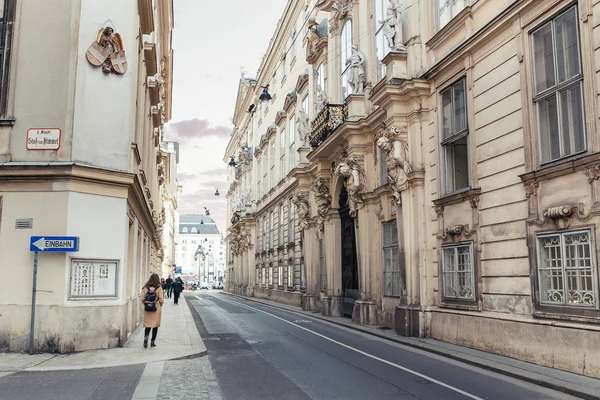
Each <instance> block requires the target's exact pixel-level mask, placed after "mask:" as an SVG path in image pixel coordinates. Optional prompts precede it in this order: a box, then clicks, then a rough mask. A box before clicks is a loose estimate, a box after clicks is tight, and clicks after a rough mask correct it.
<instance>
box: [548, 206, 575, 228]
mask: <svg viewBox="0 0 600 400" xmlns="http://www.w3.org/2000/svg"><path fill="white" fill-rule="evenodd" d="M575 211H577V207H573V206H570V205H562V206H558V207H550V208H548V209H547V210H546V211H544V219H545V220H546V221H552V223H553V224H554V226H555V227H556V228H557V229H566V228H568V227H569V226H570V225H571V216H572V215H573V213H574V212H575Z"/></svg>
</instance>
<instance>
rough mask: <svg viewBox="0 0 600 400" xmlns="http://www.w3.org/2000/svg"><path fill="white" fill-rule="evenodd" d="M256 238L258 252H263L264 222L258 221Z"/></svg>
mask: <svg viewBox="0 0 600 400" xmlns="http://www.w3.org/2000/svg"><path fill="white" fill-rule="evenodd" d="M256 237H257V238H258V243H257V244H258V251H262V250H263V237H262V220H258V224H256Z"/></svg>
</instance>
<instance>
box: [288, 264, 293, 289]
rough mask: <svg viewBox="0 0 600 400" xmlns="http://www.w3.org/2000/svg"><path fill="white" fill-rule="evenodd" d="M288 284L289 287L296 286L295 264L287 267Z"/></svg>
mask: <svg viewBox="0 0 600 400" xmlns="http://www.w3.org/2000/svg"><path fill="white" fill-rule="evenodd" d="M287 285H288V287H292V286H294V265H292V264H290V265H288V267H287Z"/></svg>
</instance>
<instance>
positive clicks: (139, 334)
mask: <svg viewBox="0 0 600 400" xmlns="http://www.w3.org/2000/svg"><path fill="white" fill-rule="evenodd" d="M161 318H162V320H161V326H160V328H159V329H158V337H157V339H156V347H153V348H151V347H150V346H148V348H147V349H144V347H143V346H142V343H143V341H144V328H143V323H140V325H139V326H138V328H137V329H136V330H135V331H134V332H133V334H132V335H131V336H130V337H129V339H128V340H127V343H126V344H125V346H124V347H119V348H114V349H102V350H88V351H83V352H80V353H72V354H34V355H28V354H15V353H0V373H2V372H17V371H57V370H70V369H84V368H105V367H115V366H120V365H133V364H145V363H152V362H157V361H167V360H175V359H185V358H192V357H198V356H201V355H205V354H206V347H205V346H204V343H203V341H202V338H201V337H200V334H199V333H198V330H197V329H196V324H195V323H194V318H193V317H192V313H191V312H190V309H189V307H188V305H187V304H186V300H185V298H184V297H183V296H182V297H181V298H180V299H179V304H173V299H165V303H164V305H163V309H162V317H161Z"/></svg>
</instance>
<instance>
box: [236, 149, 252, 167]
mask: <svg viewBox="0 0 600 400" xmlns="http://www.w3.org/2000/svg"><path fill="white" fill-rule="evenodd" d="M251 161H252V159H251V157H250V149H249V148H248V146H247V145H246V143H242V144H241V145H240V149H239V151H238V164H241V165H242V166H244V167H248V166H249V165H250V162H251Z"/></svg>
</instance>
